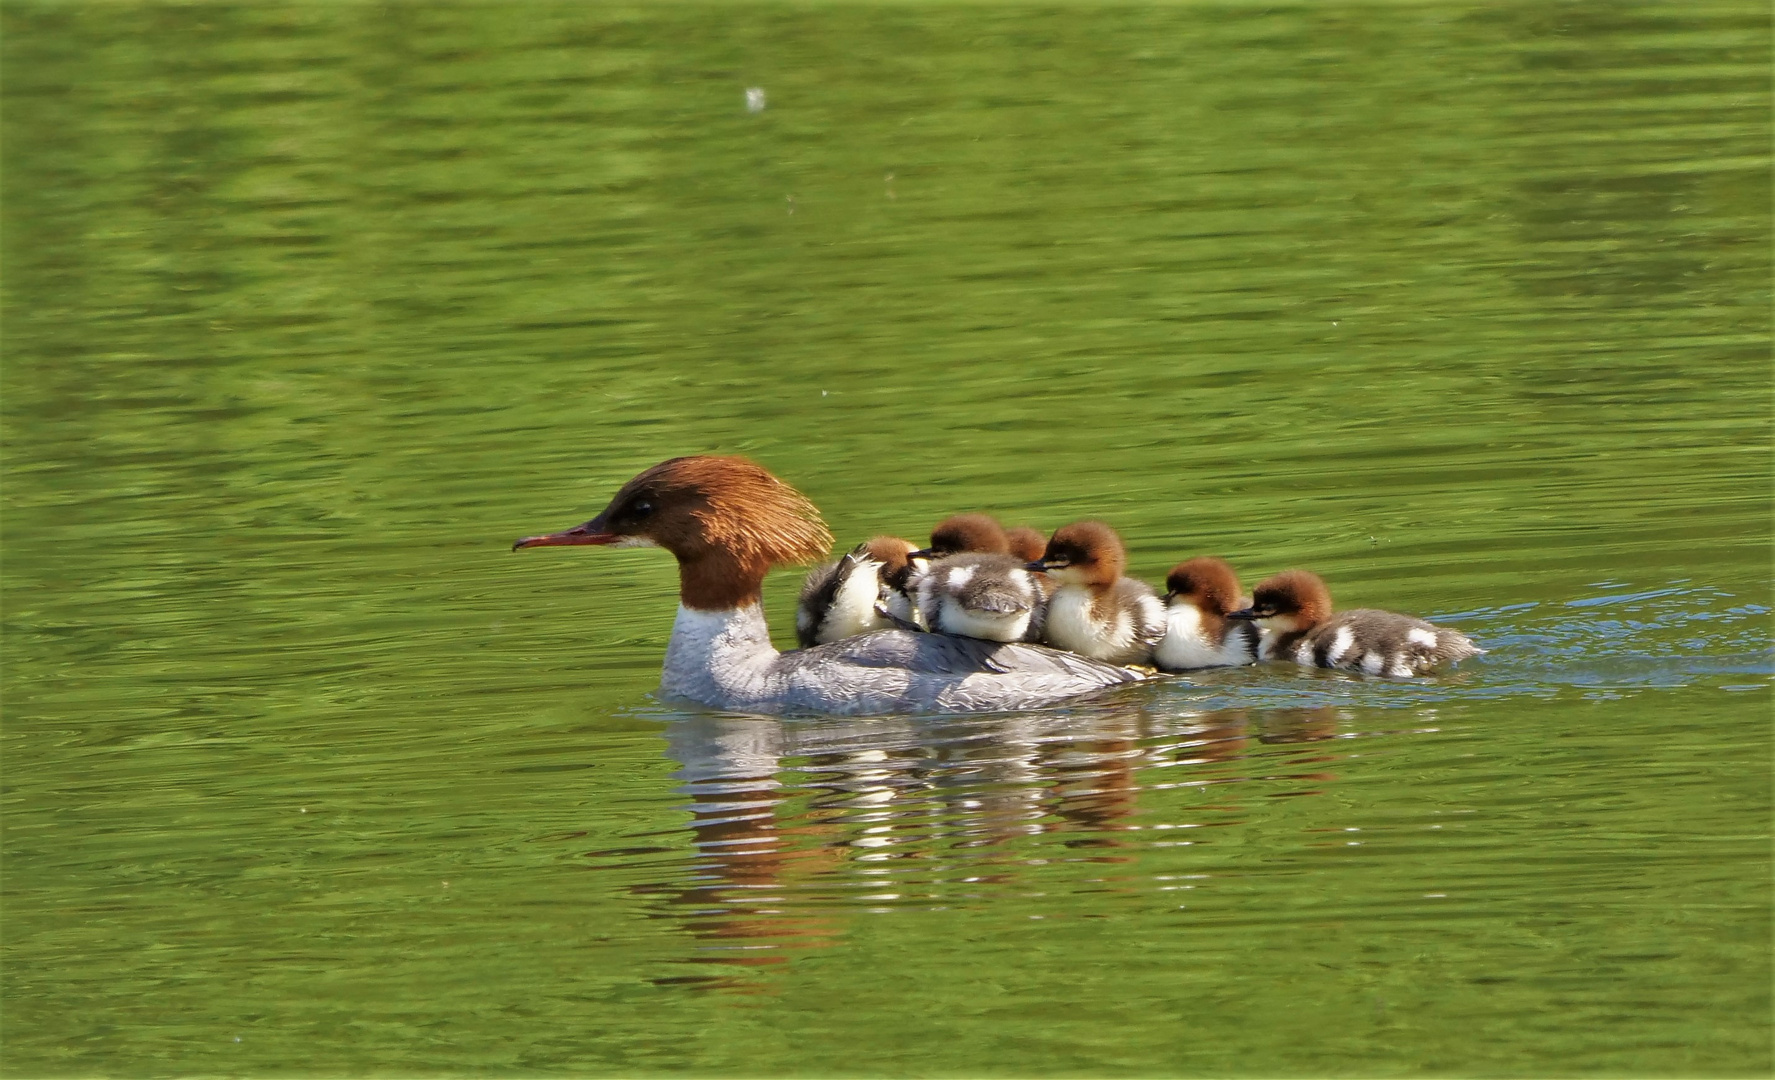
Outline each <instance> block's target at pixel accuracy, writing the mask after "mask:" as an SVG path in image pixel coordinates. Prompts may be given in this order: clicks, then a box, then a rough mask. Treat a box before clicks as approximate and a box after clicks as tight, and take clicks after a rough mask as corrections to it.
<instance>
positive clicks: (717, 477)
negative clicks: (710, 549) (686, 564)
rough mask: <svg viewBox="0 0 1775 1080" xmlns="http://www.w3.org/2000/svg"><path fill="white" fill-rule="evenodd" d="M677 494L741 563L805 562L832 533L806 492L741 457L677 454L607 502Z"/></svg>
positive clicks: (707, 532)
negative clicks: (642, 496)
mask: <svg viewBox="0 0 1775 1080" xmlns="http://www.w3.org/2000/svg"><path fill="white" fill-rule="evenodd" d="M644 494H645V495H651V496H654V497H657V498H661V499H673V498H676V499H683V500H685V502H686V503H687V507H688V513H689V514H690V516H691V517H693V518H695V519H696V521H697V523H698V524H699V525H701V526H702V530H703V534H704V535H705V536H706V537H707V539H708V540H709V542H710V543H712V544H715V545H718V546H720V547H725V548H727V549H728V550H729V551H731V552H732V553H733V555H734V556H735V558H736V559H737V561H739V562H740V563H741V564H742V565H747V566H771V565H775V564H777V563H785V562H788V563H796V562H808V561H810V560H813V559H818V558H819V557H821V556H822V555H824V554H826V552H827V551H828V550H830V548H831V547H832V534H831V532H829V531H828V530H827V529H826V523H825V522H824V521H822V520H821V519H820V511H819V509H818V508H816V507H815V506H814V504H813V503H812V502H810V501H809V500H808V498H807V496H805V495H803V494H801V492H799V491H796V490H795V489H794V488H792V487H790V486H789V485H788V484H785V483H783V482H782V481H781V480H778V479H777V478H776V477H774V476H772V475H771V474H770V473H769V472H767V471H766V470H765V469H764V468H763V467H762V466H760V465H757V464H755V463H753V462H751V461H748V460H746V459H745V458H742V457H708V456H697V457H677V458H672V459H671V460H669V461H662V462H660V463H659V464H658V465H655V466H654V467H653V468H651V469H648V470H647V471H645V472H643V473H641V474H640V475H639V476H637V477H635V478H634V479H633V480H630V481H629V482H628V483H626V484H624V485H623V486H622V490H621V491H618V492H617V493H616V497H615V498H613V499H612V500H611V502H610V504H611V506H613V507H616V506H621V505H623V504H625V503H626V502H628V501H629V500H631V499H634V498H636V497H639V496H641V495H644Z"/></svg>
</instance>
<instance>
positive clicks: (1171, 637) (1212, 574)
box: [1153, 555, 1261, 671]
mask: <svg viewBox="0 0 1775 1080" xmlns="http://www.w3.org/2000/svg"><path fill="white" fill-rule="evenodd" d="M1165 589H1166V593H1165V605H1166V606H1165V637H1164V639H1163V640H1162V641H1160V642H1159V644H1158V647H1157V648H1155V649H1154V650H1153V660H1154V662H1155V663H1156V664H1157V665H1158V666H1159V667H1161V668H1165V669H1166V670H1168V671H1184V670H1187V669H1189V668H1204V667H1223V666H1227V665H1236V664H1250V663H1254V662H1255V661H1256V660H1257V643H1258V639H1259V637H1260V636H1261V631H1259V630H1258V628H1257V624H1256V623H1254V622H1246V621H1229V620H1228V619H1227V616H1228V615H1230V614H1232V613H1233V612H1234V611H1237V610H1239V609H1240V608H1242V607H1245V606H1247V605H1249V604H1250V602H1251V601H1250V599H1249V598H1247V597H1242V596H1240V595H1239V575H1238V574H1237V573H1235V572H1234V571H1233V568H1232V567H1231V566H1229V565H1228V564H1227V562H1226V560H1224V559H1216V558H1214V557H1213V556H1210V555H1203V556H1200V557H1198V558H1194V559H1188V560H1185V561H1184V562H1180V563H1178V564H1177V565H1176V566H1174V567H1172V568H1171V573H1170V574H1168V575H1166V577H1165Z"/></svg>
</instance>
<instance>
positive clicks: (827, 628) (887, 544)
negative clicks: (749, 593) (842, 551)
mask: <svg viewBox="0 0 1775 1080" xmlns="http://www.w3.org/2000/svg"><path fill="white" fill-rule="evenodd" d="M912 550H913V545H912V544H911V543H910V542H909V541H906V540H902V539H900V538H899V537H897V536H875V537H871V538H870V539H868V540H866V541H864V542H863V543H861V544H858V545H857V546H856V548H854V549H853V550H852V551H850V552H849V553H848V554H846V555H845V556H844V558H842V559H839V560H838V561H837V562H830V563H822V564H821V565H819V566H816V567H814V568H813V569H812V570H810V571H808V574H807V579H806V580H805V581H803V582H802V583H801V600H800V603H799V604H797V605H796V610H795V636H796V638H797V639H798V640H799V641H800V642H801V644H802V646H803V647H806V646H809V645H825V644H829V643H831V642H834V641H840V640H842V639H844V638H847V637H856V636H857V635H858V634H867V633H868V632H869V631H871V630H889V629H892V628H893V627H894V626H896V625H898V624H899V622H902V621H905V620H906V619H907V618H908V615H907V612H906V609H905V594H904V593H903V592H901V591H900V590H901V589H903V588H904V587H905V584H906V575H907V573H908V572H909V571H910V570H911V569H912V566H911V564H910V563H908V562H907V561H906V556H907V554H908V553H909V552H911V551H912ZM890 593H891V594H892V597H894V598H897V600H898V602H899V605H900V607H901V610H900V611H897V612H896V611H894V610H893V609H892V607H891V606H890Z"/></svg>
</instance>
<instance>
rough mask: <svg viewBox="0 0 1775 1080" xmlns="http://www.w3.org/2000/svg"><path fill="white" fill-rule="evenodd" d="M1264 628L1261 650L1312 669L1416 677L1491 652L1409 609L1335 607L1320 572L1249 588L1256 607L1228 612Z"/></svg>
mask: <svg viewBox="0 0 1775 1080" xmlns="http://www.w3.org/2000/svg"><path fill="white" fill-rule="evenodd" d="M1227 618H1229V619H1250V620H1253V621H1254V622H1256V623H1257V625H1258V626H1260V627H1262V628H1263V640H1262V642H1261V644H1260V645H1259V655H1260V656H1262V657H1263V658H1264V659H1266V660H1268V659H1271V658H1275V657H1280V658H1282V659H1292V660H1293V661H1294V662H1295V663H1297V664H1305V665H1307V666H1308V667H1327V668H1344V669H1346V670H1350V671H1361V672H1365V673H1367V674H1369V675H1392V676H1394V677H1396V678H1410V677H1411V676H1413V675H1421V674H1423V673H1424V672H1426V671H1429V670H1430V669H1431V668H1434V667H1436V666H1437V665H1439V664H1443V663H1460V662H1461V661H1462V660H1465V659H1466V658H1467V657H1469V656H1479V655H1481V654H1482V653H1484V652H1485V650H1484V649H1481V648H1480V647H1478V646H1477V645H1475V644H1473V643H1472V642H1471V641H1469V640H1467V636H1466V635H1465V634H1462V633H1459V632H1457V631H1454V630H1448V629H1444V628H1443V627H1440V626H1432V625H1431V624H1429V623H1427V622H1425V621H1424V620H1422V619H1414V618H1412V617H1411V616H1410V615H1399V614H1396V613H1394V612H1391V611H1377V610H1375V609H1374V608H1355V609H1352V610H1350V611H1343V612H1339V613H1338V614H1336V615H1333V614H1332V613H1331V590H1329V589H1327V588H1326V587H1325V582H1324V581H1322V580H1320V578H1319V575H1317V574H1312V573H1308V572H1307V571H1305V570H1287V571H1284V572H1283V573H1280V574H1277V575H1276V576H1275V577H1273V578H1270V579H1269V580H1268V581H1265V582H1264V583H1263V584H1261V585H1259V586H1258V587H1257V588H1256V589H1254V590H1252V593H1251V606H1250V607H1248V608H1245V609H1243V610H1242V611H1234V612H1229V613H1228V614H1227Z"/></svg>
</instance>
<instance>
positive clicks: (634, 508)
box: [629, 499, 653, 518]
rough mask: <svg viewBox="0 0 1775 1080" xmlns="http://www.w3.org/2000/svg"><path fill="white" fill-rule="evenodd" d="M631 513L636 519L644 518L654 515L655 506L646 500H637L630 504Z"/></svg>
mask: <svg viewBox="0 0 1775 1080" xmlns="http://www.w3.org/2000/svg"><path fill="white" fill-rule="evenodd" d="M629 513H630V514H632V515H634V516H635V517H638V518H644V517H646V516H647V515H649V514H651V513H653V504H652V503H650V502H648V501H647V500H646V499H637V500H635V501H634V502H632V503H630V504H629Z"/></svg>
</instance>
